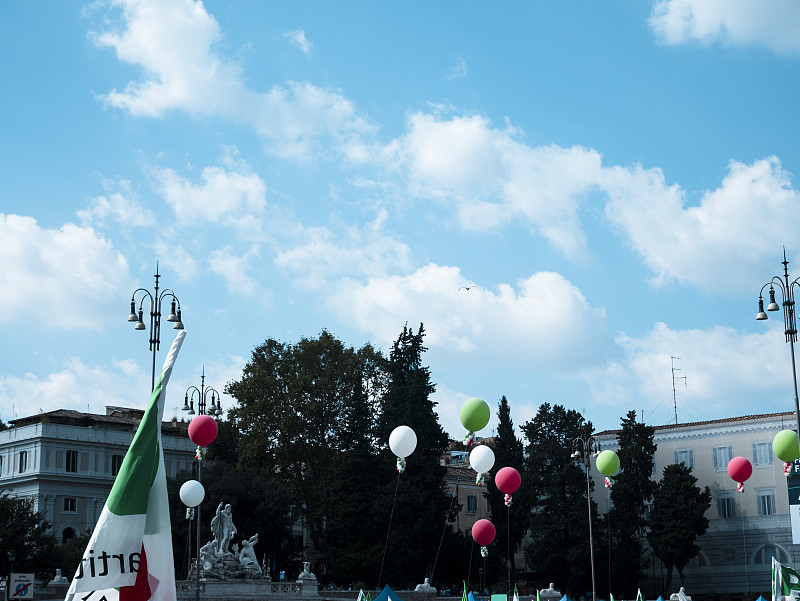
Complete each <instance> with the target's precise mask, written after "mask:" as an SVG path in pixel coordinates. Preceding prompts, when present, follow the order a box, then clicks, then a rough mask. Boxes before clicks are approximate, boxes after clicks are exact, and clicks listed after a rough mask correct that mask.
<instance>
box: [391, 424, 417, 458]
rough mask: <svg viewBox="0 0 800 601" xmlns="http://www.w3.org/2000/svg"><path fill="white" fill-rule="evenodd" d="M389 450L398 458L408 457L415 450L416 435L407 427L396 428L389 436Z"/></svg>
mask: <svg viewBox="0 0 800 601" xmlns="http://www.w3.org/2000/svg"><path fill="white" fill-rule="evenodd" d="M389 448H390V449H392V453H394V454H395V455H397V456H398V457H402V458H405V457H408V456H409V455H411V453H413V452H414V449H416V448H417V435H416V434H414V430H412V429H411V428H409V427H408V426H397V427H396V428H395V429H394V430H392V433H391V434H390V435H389Z"/></svg>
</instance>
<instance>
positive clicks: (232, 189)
mask: <svg viewBox="0 0 800 601" xmlns="http://www.w3.org/2000/svg"><path fill="white" fill-rule="evenodd" d="M153 177H154V179H155V181H156V182H157V185H158V187H159V192H160V193H161V194H162V195H163V196H164V199H165V200H166V201H167V203H168V204H169V205H170V206H171V207H172V209H173V210H174V211H175V216H176V217H177V218H178V220H179V221H180V222H182V224H183V225H191V224H196V223H202V222H211V223H215V224H219V225H225V226H230V227H235V228H238V229H240V230H243V231H251V232H257V231H259V230H260V229H261V215H262V214H263V212H264V208H265V207H266V194H267V186H266V184H265V183H264V181H263V180H262V179H261V178H260V177H259V176H258V175H256V174H255V173H253V172H252V171H251V170H250V169H249V167H247V166H246V165H240V166H238V168H237V169H236V170H232V169H230V168H228V169H226V168H225V167H219V166H209V167H205V168H204V169H203V170H202V172H201V174H200V178H199V179H200V181H199V182H198V183H195V182H192V181H190V180H189V179H187V178H185V177H183V176H182V175H179V174H178V173H177V172H176V171H175V170H173V169H154V170H153Z"/></svg>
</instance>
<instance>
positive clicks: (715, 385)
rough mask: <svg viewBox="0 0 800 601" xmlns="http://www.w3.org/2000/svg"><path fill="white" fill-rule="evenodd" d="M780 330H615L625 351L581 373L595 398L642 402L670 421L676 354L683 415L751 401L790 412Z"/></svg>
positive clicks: (708, 413) (724, 413)
mask: <svg viewBox="0 0 800 601" xmlns="http://www.w3.org/2000/svg"><path fill="white" fill-rule="evenodd" d="M782 333H783V324H782V323H780V324H779V323H771V326H764V332H763V333H756V334H747V333H744V332H740V331H737V330H734V329H732V328H727V327H722V326H717V327H714V328H710V329H707V330H696V329H693V330H675V329H672V328H670V327H669V326H668V325H666V324H664V323H657V324H655V326H654V327H653V329H652V330H651V331H650V332H649V333H648V334H646V335H645V336H643V337H641V338H633V337H630V336H627V335H625V334H620V335H619V337H618V338H617V343H618V345H619V346H620V348H621V349H622V350H623V352H624V358H623V359H622V360H620V361H615V362H609V363H608V364H607V365H606V366H604V367H603V368H602V369H591V370H585V371H584V372H583V374H582V375H583V377H584V378H585V379H586V380H587V382H588V384H589V386H588V388H589V390H591V391H592V395H593V397H594V401H595V402H596V403H598V404H601V405H609V406H613V407H616V408H618V409H620V410H628V409H631V408H637V413H639V409H641V408H646V409H647V410H648V411H650V412H651V414H652V419H658V417H659V416H661V417H662V419H661V420H660V422H659V423H668V422H669V421H670V419H672V420H673V421H674V408H673V389H672V371H671V370H672V360H671V357H677V358H679V360H676V363H675V366H676V367H677V368H679V369H680V370H681V371H680V372H678V376H680V377H686V381H685V382H683V381H677V382H676V391H677V398H678V418H679V420H680V421H695V420H705V419H717V418H720V417H729V416H734V415H741V414H743V413H751V412H753V407H754V406H755V405H756V404H757V405H758V406H759V411H760V412H764V413H768V412H771V411H788V410H791V409H792V407H791V404H792V403H791V397H792V396H793V395H791V394H788V392H789V390H790V389H791V386H792V382H791V372H790V371H789V369H788V367H789V365H790V356H789V349H788V348H786V346H787V345H786V344H785V342H784V336H783V335H782ZM643 404H645V405H643ZM645 418H647V415H646V416H645ZM648 421H650V420H648Z"/></svg>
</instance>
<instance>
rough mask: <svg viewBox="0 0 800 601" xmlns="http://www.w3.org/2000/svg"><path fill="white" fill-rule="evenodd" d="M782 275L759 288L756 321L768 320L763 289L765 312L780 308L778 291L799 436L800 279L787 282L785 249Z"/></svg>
mask: <svg viewBox="0 0 800 601" xmlns="http://www.w3.org/2000/svg"><path fill="white" fill-rule="evenodd" d="M782 263H783V275H782V276H781V275H776V276H773V278H772V279H771V280H770V281H769V282H767V283H766V284H764V285H763V286H762V287H761V292H759V294H758V313H757V314H756V319H758V320H759V321H763V320H765V319H768V316H767V314H766V312H765V311H764V288H766V287H767V286H769V304H768V305H767V311H777V310H778V309H779V308H780V307H779V306H778V303H777V302H776V301H775V288H777V289H778V290H780V293H781V300H782V303H781V304H782V305H783V325H784V334H785V335H786V342H788V343H789V348H790V349H791V353H792V382H793V383H794V414H795V419H796V422H797V432H798V435H800V401H798V398H797V368H796V367H795V359H794V343H795V342H797V320H796V316H795V312H794V311H795V310H794V289H795V288H796V287H798V288H800V278H797V279H795V280H792V281H790V280H789V261H787V260H786V248H784V249H783V261H782Z"/></svg>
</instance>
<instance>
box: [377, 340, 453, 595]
mask: <svg viewBox="0 0 800 601" xmlns="http://www.w3.org/2000/svg"><path fill="white" fill-rule="evenodd" d="M423 338H424V328H423V326H422V324H420V327H419V330H418V331H417V332H416V333H414V332H413V330H411V329H410V328H408V327H407V326H404V327H403V331H402V333H401V334H400V336H399V337H398V339H397V340H396V341H395V343H394V345H393V346H392V351H391V354H390V356H389V364H388V374H389V378H388V388H387V390H386V394H385V396H384V397H383V401H382V406H381V409H382V410H381V415H380V419H379V420H378V423H379V429H378V432H379V436H380V440H381V441H382V443H383V444H387V443H388V440H389V435H390V434H391V432H392V431H393V430H394V428H396V427H397V426H400V425H406V426H409V427H410V428H411V429H412V430H414V432H415V434H416V435H417V447H416V450H415V451H414V453H413V454H412V455H411V456H410V457H409V458H408V459H407V467H406V471H405V472H404V473H402V474H400V473H398V474H397V476H395V477H390V479H389V480H388V481H386V482H385V483H384V484H383V486H382V487H381V489H380V490H379V491H377V492H376V496H375V504H374V505H373V507H376V508H377V507H383V509H384V511H386V508H391V507H392V506H394V507H395V509H394V514H393V516H392V515H391V512H389V511H387V512H386V514H387V520H386V522H385V523H386V528H387V531H388V544H387V545H386V548H387V552H386V555H385V558H383V557H382V564H383V570H382V573H383V576H382V578H381V582H379V583H378V584H379V585H380V586H382V585H384V584H387V583H391V584H392V586H393V587H397V586H409V585H412V584H414V583H415V582H418V581H419V578H420V575H421V574H426V573H430V572H431V570H433V566H434V562H435V561H436V558H437V554H438V550H439V543H440V541H441V538H442V535H441V533H443V532H445V524H446V521H447V513H448V509H449V500H448V499H447V496H446V490H445V487H444V475H445V467H444V466H443V465H441V462H440V459H441V456H442V453H443V452H444V450H445V449H446V448H447V443H448V439H447V435H446V434H445V432H444V430H442V427H441V425H440V424H439V422H438V418H437V415H436V413H435V411H434V409H435V406H436V404H435V403H434V402H433V401H432V400H431V398H430V395H431V394H432V393H433V392H434V390H435V386H434V385H433V383H432V382H431V379H430V371H429V369H428V368H427V367H425V366H423V364H422V354H423V353H424V352H425V350H426V349H425V347H424V346H423ZM381 462H382V463H381V465H382V466H383V470H384V471H383V472H382V473H383V474H394V456H393V455H392V454H391V452H390V451H389V450H388V448H386V449H385V450H384V451H383V452H382V453H381ZM384 478H386V476H384ZM390 519H391V527H389V520H390ZM378 575H379V576H380V571H379V574H378Z"/></svg>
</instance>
